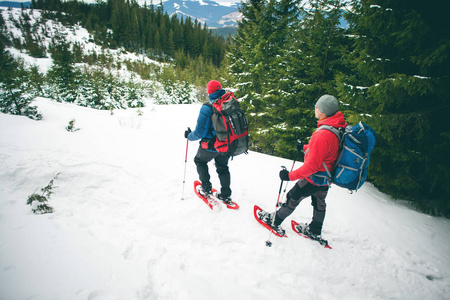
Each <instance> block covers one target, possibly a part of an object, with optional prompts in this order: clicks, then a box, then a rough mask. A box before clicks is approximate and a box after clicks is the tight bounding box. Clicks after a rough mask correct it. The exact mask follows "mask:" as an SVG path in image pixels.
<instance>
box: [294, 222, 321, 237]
mask: <svg viewBox="0 0 450 300" xmlns="http://www.w3.org/2000/svg"><path fill="white" fill-rule="evenodd" d="M296 228H297V230H298V232H300V233H301V234H303V235H305V236H307V237H309V238H310V239H313V240H321V239H322V237H321V235H320V234H315V233H312V232H311V229H310V227H309V225H308V224H306V223H301V224H298V225H297V227H296Z"/></svg>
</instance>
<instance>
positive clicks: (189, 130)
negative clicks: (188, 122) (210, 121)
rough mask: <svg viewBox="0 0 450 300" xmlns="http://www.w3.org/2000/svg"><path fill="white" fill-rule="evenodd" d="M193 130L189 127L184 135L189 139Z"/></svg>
mask: <svg viewBox="0 0 450 300" xmlns="http://www.w3.org/2000/svg"><path fill="white" fill-rule="evenodd" d="M191 132H192V130H191V129H190V128H189V127H188V129H187V130H186V131H185V132H184V137H185V138H186V139H187V137H188V135H189V133H191Z"/></svg>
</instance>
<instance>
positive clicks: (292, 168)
mask: <svg viewBox="0 0 450 300" xmlns="http://www.w3.org/2000/svg"><path fill="white" fill-rule="evenodd" d="M297 143H300V144H301V143H302V141H301V140H300V139H297ZM297 157H298V149H297V152H296V153H295V158H294V162H293V163H292V167H291V172H292V170H294V165H295V162H296V161H297ZM288 185H289V182H288V183H287V184H286V186H285V187H284V190H283V196H282V197H281V200H283V199H284V195H285V194H286V190H287V187H288Z"/></svg>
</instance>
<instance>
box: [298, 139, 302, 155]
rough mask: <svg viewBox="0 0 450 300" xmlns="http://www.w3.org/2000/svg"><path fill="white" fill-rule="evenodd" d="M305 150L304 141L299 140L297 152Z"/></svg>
mask: <svg viewBox="0 0 450 300" xmlns="http://www.w3.org/2000/svg"><path fill="white" fill-rule="evenodd" d="M301 151H303V143H302V141H301V140H300V139H298V140H297V153H300V152H301Z"/></svg>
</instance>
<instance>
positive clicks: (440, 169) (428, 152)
mask: <svg viewBox="0 0 450 300" xmlns="http://www.w3.org/2000/svg"><path fill="white" fill-rule="evenodd" d="M432 2H433V1H432ZM435 7H437V6H434V5H433V3H429V2H426V3H425V2H419V1H392V0H378V1H373V0H362V1H354V3H353V8H354V11H353V13H351V14H350V15H349V20H350V29H351V31H352V35H351V36H352V37H353V42H354V50H353V52H352V53H351V56H350V57H349V60H348V62H349V66H350V68H351V72H347V73H345V74H342V75H341V76H339V80H338V83H339V90H340V95H339V96H340V99H341V100H342V101H344V102H346V103H348V104H350V105H351V106H352V107H353V108H354V109H355V110H356V111H357V112H358V113H362V114H366V116H367V117H365V118H363V119H364V120H365V122H366V123H368V124H369V125H371V126H372V127H373V128H374V129H375V130H376V132H377V133H378V137H379V138H378V142H377V145H376V148H375V151H374V153H373V158H372V157H371V166H370V167H371V169H370V172H369V176H370V178H371V180H372V181H373V182H374V184H375V185H376V186H377V187H379V188H380V189H381V190H382V191H384V192H388V193H390V194H391V195H394V196H395V197H399V198H402V199H410V200H414V201H415V202H416V203H417V204H418V206H421V207H422V208H425V209H427V210H429V211H431V212H434V211H435V209H436V208H439V210H440V211H441V212H444V213H445V214H447V215H450V203H449V202H450V200H449V199H450V185H449V184H448V182H447V181H448V178H450V164H449V160H448V157H447V156H448V153H449V151H450V131H449V130H448V126H447V124H446V119H445V116H443V115H442V112H445V111H447V110H448V107H449V104H448V95H449V86H450V85H449V76H448V70H449V65H450V58H449V56H448V53H449V52H450V34H449V30H450V24H449V22H448V18H447V17H446V16H444V15H443V13H441V11H442V10H434V8H435ZM358 118H361V117H358Z"/></svg>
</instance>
